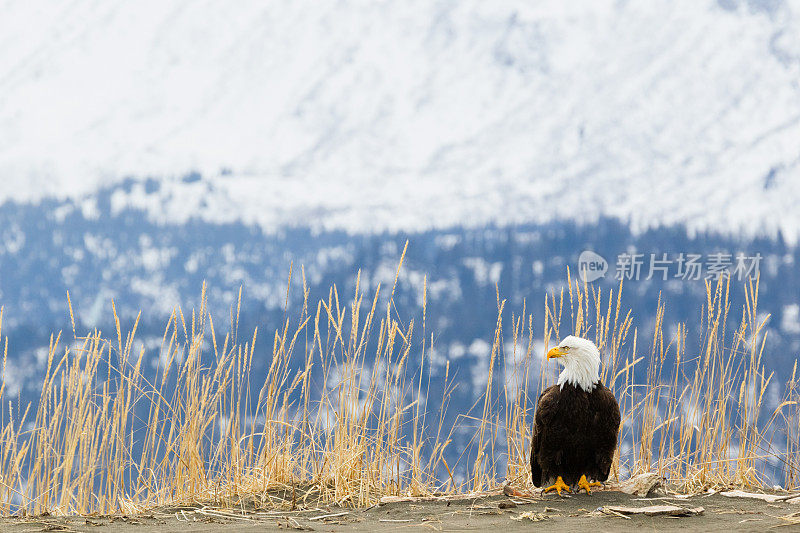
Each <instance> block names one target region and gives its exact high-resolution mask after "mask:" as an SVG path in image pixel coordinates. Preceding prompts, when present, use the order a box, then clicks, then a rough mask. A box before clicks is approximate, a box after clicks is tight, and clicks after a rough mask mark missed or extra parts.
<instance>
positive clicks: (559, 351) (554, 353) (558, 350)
mask: <svg viewBox="0 0 800 533" xmlns="http://www.w3.org/2000/svg"><path fill="white" fill-rule="evenodd" d="M566 353H567V352H565V351H564V350H562V349H561V348H558V347H556V348H553V349H552V350H550V351H549V352H547V358H548V359H550V358H551V357H561V356H563V355H566Z"/></svg>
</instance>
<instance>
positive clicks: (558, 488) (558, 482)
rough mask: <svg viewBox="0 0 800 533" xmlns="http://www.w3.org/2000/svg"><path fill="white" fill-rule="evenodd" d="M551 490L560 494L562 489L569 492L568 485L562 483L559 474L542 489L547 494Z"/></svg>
mask: <svg viewBox="0 0 800 533" xmlns="http://www.w3.org/2000/svg"><path fill="white" fill-rule="evenodd" d="M551 490H554V491H556V492H558V495H559V496H561V491H562V490H565V491H567V492H569V485H567V484H566V483H564V480H563V479H561V476H558V477H557V478H556V482H555V483H553V484H552V485H550V486H549V487H547V488H546V489H544V493H545V494H547V493H548V492H549V491H551Z"/></svg>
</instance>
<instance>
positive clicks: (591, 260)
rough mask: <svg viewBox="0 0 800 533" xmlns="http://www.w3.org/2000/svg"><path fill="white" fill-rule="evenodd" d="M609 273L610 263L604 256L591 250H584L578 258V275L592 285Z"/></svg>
mask: <svg viewBox="0 0 800 533" xmlns="http://www.w3.org/2000/svg"><path fill="white" fill-rule="evenodd" d="M606 272H608V261H606V260H605V259H604V258H603V256H601V255H598V254H596V253H594V252H592V251H591V250H584V251H582V252H581V255H580V256H579V257H578V275H579V276H580V277H581V280H583V281H585V282H586V283H591V282H593V281H595V280H598V279H600V278H602V277H604V276H605V275H606Z"/></svg>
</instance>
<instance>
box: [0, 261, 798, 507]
mask: <svg viewBox="0 0 800 533" xmlns="http://www.w3.org/2000/svg"><path fill="white" fill-rule="evenodd" d="M403 255H405V250H404V252H403ZM401 266H402V258H401V260H400V265H398V272H397V275H396V276H395V280H394V283H393V286H392V288H391V291H390V292H389V294H388V295H387V296H384V295H382V288H381V287H380V286H378V287H376V288H375V290H374V293H372V295H371V296H370V297H367V296H366V294H365V293H364V292H363V291H362V288H361V283H360V275H359V276H357V279H356V289H355V294H354V295H353V298H352V300H350V301H349V302H342V301H341V300H340V296H339V293H338V290H337V288H336V287H335V286H334V287H332V288H331V289H330V291H329V292H328V294H327V297H326V298H324V299H322V300H320V301H319V302H317V303H316V305H311V302H309V299H308V294H309V291H308V289H307V288H306V283H305V277H304V275H303V281H302V285H303V294H304V299H303V304H302V306H301V309H300V312H299V313H298V314H297V315H296V316H295V317H291V316H290V315H289V313H288V292H287V314H286V316H287V318H286V319H285V321H284V322H283V323H281V324H280V325H279V327H278V328H277V329H276V331H275V333H274V335H273V336H272V338H271V349H270V350H269V353H270V355H269V357H267V358H266V361H263V358H260V357H256V355H255V354H256V353H262V352H263V348H257V346H259V347H261V346H262V345H263V344H264V342H263V341H259V339H258V332H257V331H256V332H254V333H253V335H252V337H249V338H248V339H247V340H245V341H244V342H240V341H239V340H238V338H237V333H238V321H239V310H240V308H241V291H240V295H239V301H238V302H237V304H236V308H235V311H234V310H232V311H231V320H230V329H229V332H228V333H225V334H224V335H221V334H219V333H218V330H217V328H216V325H215V323H214V321H213V319H212V317H211V314H210V313H209V311H208V309H207V308H206V298H205V287H203V292H202V298H201V305H200V308H199V309H198V310H193V311H192V312H191V313H190V314H188V315H185V314H184V313H183V311H182V310H181V309H176V310H175V311H174V312H173V313H172V315H171V316H170V317H169V320H168V322H167V326H166V328H165V330H164V335H163V338H162V342H161V347H160V349H159V351H158V353H150V354H148V353H147V351H146V350H145V349H144V347H141V346H140V345H137V343H136V342H135V336H136V331H137V327H138V323H139V319H138V318H137V319H136V320H135V321H134V323H133V324H131V326H130V331H129V332H124V329H123V327H122V324H121V320H120V319H119V318H118V316H117V314H116V310H114V313H113V317H114V323H115V331H114V336H113V337H112V338H108V337H105V336H103V334H102V333H101V332H100V331H92V332H89V333H87V334H86V335H84V336H80V337H79V336H78V335H77V334H75V333H74V332H75V330H76V327H75V324H74V320H73V324H72V328H73V335H74V336H75V342H74V343H72V345H70V346H66V347H63V346H62V340H61V335H60V334H58V335H54V336H53V337H52V338H51V340H50V346H49V352H48V358H47V364H46V369H45V373H44V376H43V380H42V384H41V388H40V394H39V400H38V403H37V404H36V405H33V406H26V407H25V408H22V409H21V406H20V405H18V404H17V405H14V403H13V401H10V402H9V403H8V409H7V410H6V409H5V407H4V408H3V411H2V413H3V416H2V419H1V420H0V425H1V428H0V514H4V515H8V514H12V513H19V512H25V513H33V514H39V513H42V512H45V511H47V512H50V513H58V514H70V513H81V514H88V513H113V512H134V511H136V510H141V509H144V508H147V507H152V506H160V505H166V504H172V503H175V502H196V501H213V502H214V503H215V504H217V505H236V504H237V503H240V502H241V501H242V499H243V498H250V499H253V500H254V501H256V502H257V503H259V504H261V505H265V506H268V505H274V504H275V502H276V501H282V500H275V495H276V494H278V493H279V492H280V490H282V489H290V490H292V491H293V492H294V493H295V497H296V495H297V493H298V491H299V493H300V495H301V498H303V497H312V498H315V499H317V500H321V501H327V502H337V503H339V504H343V505H353V506H364V505H370V504H373V503H375V502H376V501H378V500H379V499H380V497H382V496H385V495H400V494H410V495H422V494H429V493H434V492H457V491H479V490H484V489H487V488H492V487H495V486H497V485H499V484H500V483H503V482H506V481H508V482H512V483H515V484H517V485H525V484H527V483H529V479H530V474H529V467H528V453H529V450H528V446H529V441H530V424H531V419H532V414H533V410H534V409H535V405H536V398H537V396H538V392H539V391H541V390H542V389H543V388H544V387H546V386H547V385H548V384H550V383H552V382H553V380H554V377H555V373H554V371H553V368H552V367H548V366H547V365H545V364H542V360H543V358H542V355H543V354H544V353H546V351H547V349H548V345H549V344H550V343H551V342H553V339H559V338H561V337H562V336H564V335H566V334H567V332H569V333H575V334H578V335H582V336H585V337H589V338H592V339H593V340H594V341H595V342H596V343H597V345H598V346H599V347H600V349H601V351H602V352H603V354H604V367H603V375H602V378H603V380H604V382H605V383H606V385H608V386H610V387H611V388H612V389H613V390H614V391H615V392H616V394H617V397H618V399H619V402H620V405H621V408H622V414H623V422H622V431H621V434H620V443H621V445H620V449H619V452H618V454H617V458H616V460H615V464H614V468H613V476H614V477H616V478H619V477H621V476H623V477H624V476H627V475H631V474H636V473H639V472H644V471H657V472H658V473H659V474H661V475H662V476H664V477H665V478H667V479H669V480H671V481H673V482H676V483H678V484H680V485H682V486H683V487H684V488H685V489H686V490H697V489H701V488H706V487H711V486H729V485H738V486H753V485H762V484H764V483H766V482H767V479H766V476H765V475H764V473H763V472H764V465H765V464H767V462H768V461H773V462H775V461H779V462H780V463H781V464H780V469H781V470H782V471H783V472H784V473H785V480H784V482H785V484H786V485H787V486H788V487H797V485H798V474H799V473H800V456H799V454H798V438H799V437H800V435H798V422H800V416H799V415H798V387H797V381H796V372H795V371H796V365H795V371H793V373H792V376H791V379H790V380H789V382H788V384H787V387H786V390H785V394H786V397H785V399H784V401H783V402H782V403H781V404H780V405H779V406H778V407H777V409H775V410H774V413H771V414H770V415H769V416H765V413H763V412H762V409H761V406H762V403H763V401H764V396H765V393H766V391H767V389H768V387H769V386H770V385H771V384H772V383H773V381H774V379H773V378H774V376H773V375H772V374H769V373H767V371H766V370H765V369H764V367H763V364H762V356H763V349H764V333H763V331H764V323H765V322H764V319H763V318H762V317H761V316H760V315H759V314H758V312H757V301H758V281H757V280H756V281H754V282H751V283H749V284H748V285H747V286H746V287H745V291H746V292H745V294H746V301H747V304H746V305H745V307H744V308H743V309H742V310H741V318H739V319H737V320H738V322H737V324H738V325H737V326H736V327H735V328H733V329H731V331H733V333H729V329H730V328H727V320H728V317H729V316H730V317H734V316H737V315H734V314H733V313H734V311H732V310H731V309H730V299H729V292H730V284H729V282H728V281H727V280H721V281H720V282H719V283H716V284H711V283H709V284H707V286H706V289H707V295H708V298H707V302H706V306H705V308H704V310H703V314H702V326H703V328H702V329H703V332H704V333H703V337H702V339H701V346H702V350H700V351H699V352H698V353H694V354H691V355H690V354H687V353H686V334H687V333H686V332H687V329H686V328H685V327H684V326H683V325H677V326H676V327H675V328H674V331H675V332H676V333H674V334H672V335H671V336H667V335H665V333H664V324H663V318H664V305H663V304H662V303H661V302H659V305H658V308H657V310H656V321H655V328H654V332H653V336H652V338H651V340H650V346H649V347H648V349H645V350H641V348H640V344H642V343H641V342H639V338H638V332H637V329H636V328H635V327H634V326H633V317H632V316H631V314H630V312H625V311H623V308H622V303H621V302H622V299H621V292H622V285H621V284H620V286H619V288H618V289H617V290H616V291H609V292H608V293H607V294H603V292H602V291H601V290H600V289H598V288H594V287H591V286H587V285H586V284H584V285H583V286H581V284H580V283H576V282H574V281H573V280H572V279H571V278H570V277H569V274H568V279H567V289H566V291H564V290H562V291H561V292H560V293H559V294H557V295H555V294H554V295H550V296H548V298H547V299H546V301H545V306H544V323H545V325H544V330H543V332H542V333H541V336H540V337H537V336H536V334H535V332H534V325H533V324H534V321H533V316H532V315H531V314H530V313H528V311H527V308H526V305H525V304H523V307H522V309H521V310H520V312H518V313H517V312H514V311H511V312H508V311H507V309H506V305H505V301H503V300H501V299H500V297H499V290H498V297H497V322H496V327H495V332H494V335H493V338H492V346H491V351H490V353H488V354H486V355H487V361H488V365H489V368H488V379H487V383H486V387H485V389H484V391H483V394H482V395H481V397H480V398H479V400H478V401H477V402H476V404H475V406H474V411H475V413H473V412H472V410H470V411H469V412H466V413H459V414H458V416H456V417H455V421H454V422H450V421H451V420H452V419H451V418H449V417H448V416H447V415H446V411H447V405H448V403H449V400H450V397H451V394H452V390H453V387H454V386H455V385H457V384H456V383H454V382H453V381H452V378H451V370H450V365H449V363H447V364H446V366H445V375H444V378H443V382H442V383H441V384H440V385H441V387H440V388H441V390H443V391H444V392H443V393H442V397H441V398H432V397H430V395H429V394H428V391H429V390H430V389H431V386H430V383H431V380H432V379H438V378H436V377H435V376H432V374H431V370H430V368H431V362H430V350H431V347H432V343H433V337H431V339H430V340H429V339H427V337H426V336H427V333H428V332H427V330H426V327H427V324H426V320H427V305H426V302H427V286H426V284H425V283H423V289H422V290H423V296H422V302H423V304H422V326H421V328H417V326H416V325H415V322H414V320H408V321H407V322H404V321H403V320H401V319H400V317H399V316H398V315H397V311H396V308H395V306H394V294H395V289H396V287H397V283H398V279H399V273H400V268H401ZM291 283H292V281H291V273H290V280H289V285H291ZM287 291H288V289H287ZM69 307H70V313H72V306H71V302H70V303H69ZM1 328H2V312H0V331H2V330H1ZM415 329H417V330H418V329H421V330H422V334H421V341H416V340H415V337H414V336H415V335H417V334H418V332H417V331H415ZM506 332H508V333H506ZM0 338H2V337H1V335H0ZM538 338H541V339H542V340H543V346H538V345H537V344H538V343H537V340H536V339H538ZM3 346H4V354H3V358H4V359H3V360H4V369H5V361H6V355H7V349H8V346H7V340H6V341H5V342H4V345H3ZM137 346H140V347H139V348H137ZM670 354H671V356H670ZM668 356H669V357H668ZM153 358H157V360H158V366H157V370H156V371H155V372H154V373H153V372H150V373H148V372H146V371H144V370H143V369H144V368H147V367H148V365H149V361H151V360H152V359H153ZM146 361H147V362H148V364H145V362H146ZM668 361H674V364H672V365H670V364H668ZM264 363H265V365H264ZM4 376H5V372H4ZM253 384H256V385H257V386H254V385H253ZM4 391H5V380H3V384H2V385H0V405H3V401H4V400H3V394H4ZM478 410H479V411H480V412H478ZM464 428H472V429H474V436H473V438H472V439H471V441H470V443H469V445H468V446H467V449H463V450H452V447H453V442H454V435H455V433H456V431H457V430H458V431H464ZM467 431H471V430H470V429H468V430H467ZM453 457H459V459H458V460H456V461H455V462H453V461H452V458H453ZM448 459H451V462H452V463H453V464H450V463H449V462H448ZM459 472H466V474H459ZM276 491H278V492H276Z"/></svg>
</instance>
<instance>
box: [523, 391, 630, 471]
mask: <svg viewBox="0 0 800 533" xmlns="http://www.w3.org/2000/svg"><path fill="white" fill-rule="evenodd" d="M619 423H620V414H619V405H618V404H617V400H616V398H614V394H613V393H612V392H611V391H610V390H609V389H607V388H606V387H605V386H603V384H602V383H599V382H598V383H597V384H596V385H595V387H594V389H592V390H591V391H588V392H587V391H586V390H584V389H583V388H581V387H580V386H575V385H573V384H571V383H564V385H563V388H562V386H561V385H553V386H552V387H548V388H547V389H545V391H544V392H542V394H541V395H540V396H539V401H538V403H537V406H536V414H535V416H534V424H533V438H532V440H531V474H532V476H533V484H534V485H536V486H537V487H543V486H547V485H550V484H552V483H553V482H554V481H555V479H556V477H557V476H561V477H562V479H563V480H564V483H566V484H567V485H569V486H571V487H574V486H575V485H576V484H577V482H578V480H579V479H580V477H581V476H582V475H585V476H586V478H587V479H588V480H590V481H601V482H602V481H605V480H606V479H608V474H609V472H610V470H611V463H612V461H613V459H614V450H615V449H616V447H617V432H618V430H619Z"/></svg>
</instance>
